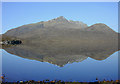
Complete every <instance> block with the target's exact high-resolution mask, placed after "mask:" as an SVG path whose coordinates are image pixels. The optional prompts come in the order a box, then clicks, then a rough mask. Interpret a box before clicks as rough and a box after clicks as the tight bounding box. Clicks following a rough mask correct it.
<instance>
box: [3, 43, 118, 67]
mask: <svg viewBox="0 0 120 84" xmlns="http://www.w3.org/2000/svg"><path fill="white" fill-rule="evenodd" d="M2 48H3V49H4V50H6V51H7V52H8V53H11V54H14V55H17V56H20V57H22V58H27V59H32V60H37V61H40V62H49V63H51V64H55V65H57V66H60V67H63V66H64V65H66V64H68V63H73V62H81V61H83V60H85V59H87V58H88V57H90V58H93V59H95V60H104V59H106V58H107V57H109V56H110V55H111V54H113V53H114V52H116V51H117V50H118V46H117V42H116V43H115V42H109V43H106V42H103V43H97V44H96V43H95V44H94V45H92V44H87V45H78V44H73V43H71V45H64V46H63V45H61V46H60V45H56V44H55V45H50V44H49V45H44V44H24V43H23V44H20V45H11V46H10V45H9V46H7V45H3V46H2Z"/></svg>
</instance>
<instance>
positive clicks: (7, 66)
mask: <svg viewBox="0 0 120 84" xmlns="http://www.w3.org/2000/svg"><path fill="white" fill-rule="evenodd" d="M11 50H12V49H11ZM11 53H12V52H11ZM21 53H23V52H21ZM15 54H16V55H15ZM17 55H19V53H18V52H13V54H10V53H8V52H7V51H5V50H2V59H3V61H2V62H3V64H2V65H3V66H2V67H3V68H2V69H3V74H5V76H6V80H5V81H18V80H36V81H37V80H45V79H49V80H64V81H95V79H96V77H97V78H98V79H99V80H103V79H106V80H111V79H112V80H116V79H118V52H115V53H113V54H111V55H109V57H107V58H105V59H102V60H96V59H93V58H91V57H84V56H81V58H80V59H79V57H77V56H76V58H74V57H72V58H70V59H69V61H70V62H69V61H67V62H66V61H64V59H61V61H60V62H62V60H63V62H65V63H63V64H62V63H57V62H59V61H56V60H54V61H55V62H53V61H49V60H52V59H53V58H52V57H51V58H49V60H48V61H47V58H46V60H45V61H44V62H42V61H41V60H39V59H38V58H36V59H38V61H36V60H34V59H35V58H34V59H33V58H31V57H29V55H26V56H28V57H24V58H23V56H22V57H21V56H17ZM23 55H24V54H23ZM32 55H33V54H32ZM33 57H34V56H33ZM54 59H56V58H54ZM72 59H73V60H72ZM77 59H78V60H77ZM52 62H53V63H52Z"/></svg>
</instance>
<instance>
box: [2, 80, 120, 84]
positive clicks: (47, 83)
mask: <svg viewBox="0 0 120 84" xmlns="http://www.w3.org/2000/svg"><path fill="white" fill-rule="evenodd" d="M2 84H120V80H115V81H113V80H111V81H108V80H107V81H106V80H104V81H99V80H96V81H95V82H64V81H61V80H59V81H49V80H46V81H44V80H43V81H34V80H30V81H18V82H4V83H2Z"/></svg>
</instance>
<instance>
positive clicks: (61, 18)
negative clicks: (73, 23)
mask: <svg viewBox="0 0 120 84" xmlns="http://www.w3.org/2000/svg"><path fill="white" fill-rule="evenodd" d="M52 21H57V22H65V21H68V20H67V19H66V18H65V17H64V16H60V17H57V18H54V19H52Z"/></svg>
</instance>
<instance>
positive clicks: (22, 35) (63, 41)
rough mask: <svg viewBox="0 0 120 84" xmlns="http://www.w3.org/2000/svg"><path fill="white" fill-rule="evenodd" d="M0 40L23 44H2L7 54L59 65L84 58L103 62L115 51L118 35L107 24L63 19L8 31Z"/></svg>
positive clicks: (59, 18)
mask: <svg viewBox="0 0 120 84" xmlns="http://www.w3.org/2000/svg"><path fill="white" fill-rule="evenodd" d="M2 39H3V40H4V41H5V40H16V39H19V40H21V41H22V44H21V45H3V46H2V48H3V49H5V50H6V51H7V52H9V53H12V54H15V55H18V56H20V57H23V58H28V59H34V60H38V61H47V62H49V63H52V64H56V65H58V66H64V65H65V64H67V63H72V62H76V61H78V60H79V61H82V60H85V59H86V58H87V57H91V58H93V59H96V60H104V59H106V58H107V57H108V56H109V55H111V54H112V53H114V52H115V51H118V33H117V32H115V31H113V30H112V29H111V28H110V27H108V26H107V25H105V24H103V23H97V24H94V25H91V26H87V25H86V24H85V23H83V22H80V21H72V20H67V19H66V18H64V17H63V16H60V17H58V18H55V19H52V20H48V21H41V22H38V23H34V24H27V25H23V26H20V27H17V28H14V29H11V30H8V31H7V32H6V33H5V34H3V37H2Z"/></svg>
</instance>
